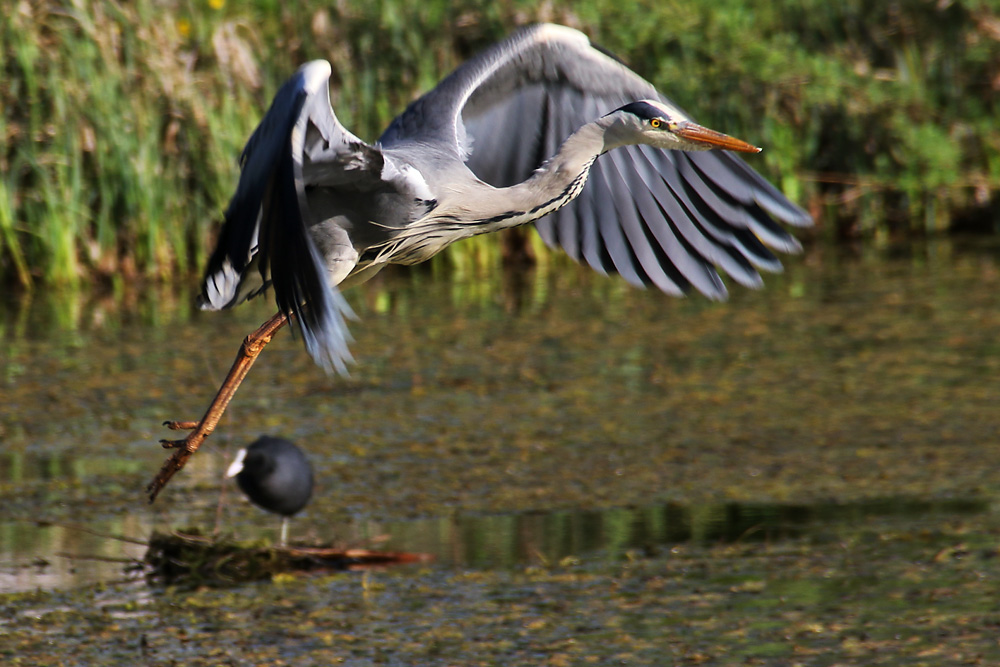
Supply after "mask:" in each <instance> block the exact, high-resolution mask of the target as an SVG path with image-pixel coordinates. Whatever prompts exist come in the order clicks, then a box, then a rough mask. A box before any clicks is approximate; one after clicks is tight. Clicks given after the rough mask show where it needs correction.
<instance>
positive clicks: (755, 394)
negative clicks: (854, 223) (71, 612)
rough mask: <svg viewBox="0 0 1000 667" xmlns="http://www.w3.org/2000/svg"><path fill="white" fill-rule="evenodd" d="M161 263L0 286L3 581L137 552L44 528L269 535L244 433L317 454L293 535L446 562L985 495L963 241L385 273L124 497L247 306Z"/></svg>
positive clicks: (992, 367)
mask: <svg viewBox="0 0 1000 667" xmlns="http://www.w3.org/2000/svg"><path fill="white" fill-rule="evenodd" d="M187 289H188V288H187V287H185V288H177V287H176V286H152V287H149V288H145V289H143V290H127V289H124V288H122V289H113V290H110V291H109V292H107V293H104V294H101V295H93V294H91V295H84V296H81V295H73V294H61V293H46V294H38V295H35V296H33V297H31V298H19V299H16V300H13V301H11V299H12V296H11V295H10V294H7V295H5V296H3V297H0V299H6V300H7V301H6V302H4V303H2V304H0V334H2V335H3V337H4V341H5V342H4V346H3V348H0V506H2V507H3V518H2V519H0V589H4V590H13V589H19V590H20V589H28V588H34V587H37V586H42V587H49V586H69V585H75V584H80V583H86V582H90V581H95V580H100V579H102V578H109V577H110V578H114V577H117V576H120V574H121V564H120V563H109V562H103V561H98V560H94V561H89V560H87V561H85V560H70V559H66V558H60V557H57V556H56V554H59V553H64V554H69V555H76V556H95V557H100V558H111V559H114V558H125V559H128V558H137V557H140V556H141V553H142V548H141V547H140V546H137V545H132V544H128V543H122V542H117V541H115V540H110V539H108V538H106V537H101V536H98V535H93V534H91V533H87V532H83V531H79V530H74V529H70V528H66V527H64V526H69V525H73V526H83V527H86V528H88V529H91V530H93V531H96V532H97V533H101V534H117V535H125V536H130V537H134V538H140V539H141V538H144V537H146V536H147V535H148V534H149V532H150V531H151V530H152V529H153V528H154V527H155V528H159V529H170V528H184V527H189V526H198V527H202V528H206V527H207V529H209V530H211V529H212V528H213V527H218V529H219V530H222V531H224V532H234V533H236V534H238V535H239V536H241V537H245V536H250V537H252V536H255V535H260V536H270V535H273V532H274V529H275V527H276V522H271V521H270V520H269V518H262V516H261V514H260V513H258V512H257V511H256V510H255V509H254V508H252V507H249V506H247V505H246V503H244V502H243V501H242V499H239V498H237V497H235V494H234V492H233V489H232V487H231V486H230V485H227V484H226V483H225V482H223V480H222V479H221V471H222V470H223V469H224V467H225V464H226V461H227V457H228V456H229V455H230V454H231V452H232V451H233V450H234V449H235V448H236V447H237V446H238V445H242V444H244V443H246V442H249V441H250V440H252V439H253V438H254V437H256V436H257V435H259V434H260V433H265V432H269V433H276V434H282V435H286V436H288V437H292V438H294V439H296V440H297V441H298V442H299V443H300V444H302V445H303V446H304V447H306V449H307V450H308V451H309V452H310V455H311V457H312V459H313V461H314V465H315V466H316V468H317V476H318V479H319V481H320V484H319V489H318V493H317V498H316V500H315V501H314V503H313V505H312V506H310V508H309V509H308V510H307V512H306V513H305V514H304V515H303V516H302V517H300V518H299V519H297V521H296V522H295V524H294V529H293V530H294V531H297V532H298V535H300V536H301V537H302V539H307V540H321V541H331V540H341V541H343V542H344V543H348V544H361V543H372V544H376V545H378V546H383V544H384V545H385V546H386V548H390V546H391V548H400V549H411V550H416V551H429V552H431V553H434V554H436V555H437V556H438V558H439V562H441V563H445V564H452V565H456V566H475V567H479V566H494V565H497V566H506V565H510V564H515V563H525V562H548V561H552V560H558V559H560V558H563V557H566V556H576V555H581V554H586V553H596V552H600V553H607V554H613V555H617V554H620V553H621V551H623V550H627V549H640V550H641V549H646V548H657V547H659V546H663V545H670V544H676V543H683V542H695V543H706V542H713V541H718V540H723V541H728V540H757V539H768V540H773V539H783V538H786V537H796V536H810V537H812V536H814V535H818V534H820V533H822V532H823V531H825V530H827V528H826V527H827V526H829V525H831V524H833V525H835V526H838V527H843V528H844V529H849V528H850V526H851V525H852V522H854V521H855V520H857V523H859V524H860V525H866V524H867V523H870V521H871V520H872V517H876V518H877V517H883V518H885V517H888V518H890V519H891V520H892V521H897V520H898V521H901V522H904V523H906V522H908V525H911V526H919V525H922V524H923V523H924V522H931V523H933V522H934V521H943V520H946V517H949V516H956V517H962V516H968V515H969V513H970V512H972V513H973V514H972V516H980V515H982V516H992V512H991V510H990V509H989V508H990V507H991V502H992V500H993V498H994V497H995V495H996V489H997V488H998V486H997V482H998V473H997V471H1000V451H998V450H1000V447H997V446H996V445H997V442H996V433H997V432H1000V411H997V410H996V409H995V406H996V397H997V391H996V389H997V388H996V383H995V381H994V378H996V377H998V374H1000V336H998V333H1000V309H997V308H996V294H997V293H998V291H1000V263H998V261H997V253H996V249H993V248H987V247H982V245H981V244H979V243H978V242H977V243H972V244H961V243H957V242H954V241H947V242H936V243H932V244H928V245H921V246H915V247H909V248H906V249H902V250H900V249H894V250H893V251H892V252H882V251H867V252H865V253H862V254H851V253H846V252H844V251H841V250H837V251H833V250H826V249H822V248H812V249H810V250H809V251H808V252H807V254H806V255H805V256H804V257H803V258H801V259H797V260H793V261H792V262H790V263H789V264H788V270H787V271H786V273H785V274H783V275H780V276H770V277H768V278H767V288H766V289H765V290H763V291H761V292H748V291H745V290H741V289H739V288H734V289H733V294H732V298H731V300H730V301H729V302H727V303H725V304H714V303H708V302H706V301H704V300H702V299H699V298H692V299H687V300H676V299H671V298H668V297H665V296H663V295H660V294H656V293H653V292H643V291H640V290H634V289H631V288H629V287H627V286H625V285H623V284H622V283H621V281H618V280H611V279H607V278H602V277H600V276H596V275H593V274H592V273H590V272H588V271H586V270H581V269H578V268H577V267H574V266H573V265H571V264H569V263H564V262H562V261H554V262H553V263H549V264H543V265H542V266H540V267H539V269H537V270H536V271H534V272H531V273H527V274H514V273H507V272H503V271H501V270H500V269H499V267H496V266H488V267H486V268H483V269H475V270H471V269H469V270H466V269H462V268H461V267H459V268H458V269H456V268H454V267H448V266H445V265H443V264H438V265H434V266H431V267H429V268H426V269H424V270H421V271H417V272H411V273H399V274H391V275H386V276H383V277H381V279H380V280H379V281H378V282H376V283H373V284H370V285H367V286H364V287H362V288H360V289H359V290H355V291H354V292H352V293H350V294H349V295H348V296H349V299H350V301H351V303H352V305H353V306H354V307H355V309H356V310H357V311H358V313H359V315H360V316H361V322H360V323H358V324H355V325H354V327H353V330H354V334H355V337H356V339H357V340H356V342H355V344H354V347H353V348H352V349H353V351H354V352H355V354H356V356H357V358H358V360H359V363H358V365H357V366H356V367H355V368H354V369H353V370H352V376H351V378H349V379H338V378H326V377H324V376H323V375H322V373H321V372H319V371H318V370H317V369H316V368H315V366H313V364H312V362H311V361H310V360H309V358H308V356H307V355H306V354H305V353H304V352H303V351H302V350H301V347H300V344H299V343H298V341H296V340H293V339H291V338H290V337H289V336H288V335H283V336H279V338H278V339H277V340H276V341H275V343H273V344H272V346H271V347H270V348H269V349H268V350H267V351H266V352H265V354H264V355H263V356H262V358H261V361H260V362H259V363H258V365H257V367H256V368H255V369H254V371H253V372H252V373H251V375H250V378H249V380H248V382H247V384H246V385H245V386H244V388H243V389H241V391H240V393H239V394H238V395H237V398H236V400H235V401H234V403H233V405H232V407H231V409H230V412H229V414H228V416H227V418H226V419H225V420H224V421H223V423H222V425H221V427H220V429H219V431H218V432H217V433H216V435H214V436H213V437H212V439H211V440H210V442H209V443H208V444H207V445H206V447H205V448H204V449H203V450H202V451H201V452H199V454H198V456H197V457H196V460H195V461H194V462H193V463H192V464H191V465H190V466H189V467H188V468H187V469H186V470H185V471H184V472H183V473H182V475H180V476H179V477H178V479H177V480H176V481H175V482H173V483H172V484H171V486H170V487H169V488H168V491H167V493H166V495H165V496H164V497H162V498H161V500H160V501H158V502H157V503H156V504H155V505H153V506H152V507H150V506H148V505H147V504H146V503H145V502H144V499H143V496H142V492H141V490H142V488H143V487H144V486H145V483H146V482H147V481H148V479H149V477H150V476H151V475H152V474H153V472H155V470H156V469H157V468H158V466H159V465H160V463H161V462H162V460H163V458H164V453H163V452H162V451H161V450H160V449H159V448H158V447H156V445H155V443H156V441H157V440H158V439H159V438H161V437H167V436H168V435H169V433H167V432H165V431H164V430H163V429H162V428H160V426H159V424H160V423H161V422H162V421H163V420H164V419H189V418H194V417H197V416H199V415H200V413H201V411H202V410H203V408H204V406H205V404H206V403H207V400H208V398H209V397H210V394H211V392H212V391H213V390H214V388H215V386H216V385H217V383H218V381H219V380H220V379H221V378H222V376H223V375H224V373H225V370H226V369H227V368H228V365H229V363H230V361H231V359H232V356H233V354H234V353H235V350H236V348H237V346H238V344H239V341H240V340H241V339H242V337H243V336H244V335H245V334H246V333H247V332H249V331H250V330H251V329H252V328H253V327H255V326H256V325H257V324H259V323H260V322H261V321H263V319H264V318H266V317H267V316H268V315H269V314H270V309H271V306H270V305H269V304H268V303H266V302H258V303H254V304H249V305H248V306H246V307H244V308H241V309H238V310H236V311H233V312H231V313H226V314H206V313H200V312H198V311H196V310H194V309H193V307H192V305H191V302H190V299H189V298H188V294H187V293H186V290H187ZM955 498H960V499H968V500H962V501H954V500H949V499H955ZM873 499H876V500H873ZM879 499H882V500H879ZM884 499H897V500H884ZM898 499H908V500H898ZM566 508H570V509H566ZM633 508H636V509H633ZM435 517H441V518H435ZM39 519H41V520H45V521H48V522H52V523H53V524H54V526H53V527H48V528H39V527H38V526H36V524H35V523H34V522H35V521H36V520H39ZM879 521H881V519H879ZM837 530H840V528H837ZM385 535H388V536H389V538H390V539H389V541H388V542H385V543H383V542H380V541H378V538H381V537H383V536H385Z"/></svg>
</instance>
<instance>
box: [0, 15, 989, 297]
mask: <svg viewBox="0 0 1000 667" xmlns="http://www.w3.org/2000/svg"><path fill="white" fill-rule="evenodd" d="M534 21H555V22H559V23H564V24H567V25H571V26H574V27H577V28H579V29H581V30H583V31H585V32H586V33H587V34H588V35H589V36H590V37H591V39H592V40H593V41H594V42H595V43H597V44H600V45H602V46H604V47H605V48H607V49H609V50H610V51H612V52H614V53H615V54H617V55H618V56H619V57H621V58H622V59H623V60H624V61H625V62H627V63H629V64H630V65H631V66H632V67H633V68H634V69H636V70H637V71H638V72H639V73H641V74H642V75H644V76H645V77H646V78H648V79H650V80H651V81H652V82H653V83H654V84H656V85H657V86H658V87H659V88H660V89H661V90H663V91H665V92H666V93H667V94H668V95H670V96H671V97H672V98H673V99H674V100H675V101H676V102H677V103H679V104H680V105H681V106H682V107H684V108H686V109H687V110H688V111H689V112H691V113H692V114H693V115H694V116H695V117H696V118H697V119H698V120H699V121H701V122H704V123H705V124H707V125H709V126H712V127H717V128H718V129H721V130H723V131H725V132H727V133H731V134H734V135H737V136H740V137H743V138H745V139H747V140H749V141H751V142H752V143H755V144H757V145H761V146H765V147H766V150H765V152H764V153H763V154H762V155H761V156H759V157H755V158H751V161H752V164H753V165H754V166H755V167H756V168H757V169H759V170H761V171H762V172H764V173H765V174H766V175H767V176H768V177H770V178H771V179H773V180H774V181H775V182H776V183H777V184H778V185H779V186H780V187H781V188H782V189H783V190H784V191H785V192H786V193H787V194H788V195H789V196H790V197H791V198H793V199H794V200H796V201H798V202H800V203H801V204H802V205H804V206H806V207H807V208H808V209H809V210H810V211H811V212H812V213H813V214H814V215H815V216H816V218H817V222H818V223H819V224H818V226H817V228H816V230H815V231H813V232H811V233H813V234H814V235H816V236H818V237H822V238H826V239H836V240H843V239H858V238H860V239H863V240H865V241H866V242H869V243H876V244H878V243H887V242H889V241H890V240H893V239H898V238H908V237H912V236H914V235H926V234H930V233H939V232H946V231H977V232H985V233H993V232H996V231H997V227H998V221H1000V196H998V190H1000V150H998V148H1000V129H998V127H997V125H998V124H997V122H996V120H997V117H998V114H997V106H998V95H1000V5H998V4H997V3H996V2H987V1H985V0H971V1H967V2H959V1H954V2H951V1H949V0H844V1H842V2H837V3H830V2H826V0H784V1H783V0H776V1H773V2H771V3H767V4H763V3H751V2H747V0H716V2H713V3H700V2H695V1H694V0H663V1H660V2H648V1H645V0H615V1H614V2H612V1H610V0H582V1H577V2H568V1H565V2H563V1H548V2H542V3H540V4H539V3H538V2H537V1H536V0H531V1H520V0H504V1H501V2H484V1H482V0H457V1H455V2H442V1H440V0H425V1H424V2H421V3H410V2H405V1H404V0H370V1H369V2H353V1H349V0H332V2H331V1H330V0H325V1H319V0H303V1H302V2H297V3H285V2H280V1H279V0H250V1H243V2H233V1H231V0H230V1H229V2H227V1H226V0H131V1H130V2H124V1H122V0H8V2H7V4H6V5H5V9H4V11H3V13H2V16H0V285H6V286H8V288H9V287H10V286H17V285H20V286H23V287H30V286H31V285H33V284H39V283H50V284H54V283H63V284H74V283H81V282H83V281H86V282H94V281H98V282H114V281H118V280H124V279H129V278H136V277H147V278H157V279H159V278H169V277H171V276H176V275H187V274H190V273H191V272H192V271H195V272H196V271H199V270H200V267H201V265H202V263H203V261H204V260H205V256H206V253H207V249H208V248H209V247H210V244H211V238H212V237H213V235H214V234H215V233H216V232H217V230H218V225H219V223H220V221H221V217H222V211H223V210H224V208H225V205H226V203H227V200H228V197H229V195H230V194H231V192H232V190H233V188H234V186H235V182H236V179H237V173H238V172H237V166H236V157H237V156H238V155H239V152H240V150H241V148H242V145H243V143H244V141H245V140H246V138H247V137H248V136H249V134H250V133H251V131H252V130H253V128H254V126H255V124H256V123H257V121H258V120H259V119H260V117H261V115H262V113H263V112H264V110H265V109H266V107H267V105H268V104H269V102H270V98H271V95H273V93H274V92H275V90H276V89H277V87H278V86H279V85H280V83H281V82H282V80H283V79H284V78H285V77H287V76H288V75H289V74H290V73H291V72H292V71H294V69H295V68H296V67H297V66H298V65H299V64H301V63H302V62H304V61H306V60H310V59H313V58H326V59H328V60H330V62H331V63H332V64H333V77H332V82H333V89H332V100H333V105H334V108H335V110H336V112H337V114H338V115H339V117H340V118H341V120H342V121H343V122H344V123H345V124H346V125H347V126H348V127H350V128H352V129H353V130H354V131H355V132H356V133H358V134H359V135H360V136H362V137H363V138H365V139H368V140H374V139H375V138H377V137H378V135H379V133H380V131H381V129H382V128H383V127H384V126H385V125H386V124H387V123H388V122H389V120H390V119H391V118H392V117H393V116H394V115H395V114H396V113H398V112H399V111H401V110H402V109H403V108H404V106H405V105H406V103H407V102H409V101H410V100H411V99H413V98H414V97H415V96H417V95H418V94H420V93H421V92H422V91H425V90H427V89H429V88H430V87H432V86H433V85H434V84H435V83H436V82H437V81H438V80H439V79H440V78H441V76H443V75H444V74H446V73H447V72H448V71H450V70H451V69H452V68H453V67H454V66H456V65H457V64H458V63H460V62H461V61H462V60H464V59H465V58H466V57H468V56H469V55H471V54H472V53H474V52H475V51H476V50H478V49H479V48H481V47H483V46H485V45H486V44H488V43H490V42H493V41H495V40H496V39H499V38H501V37H503V36H504V35H505V34H507V33H508V32H509V31H510V30H511V29H513V28H514V27H515V26H517V25H520V24H524V23H529V22H534ZM483 243H485V244H486V246H487V247H496V245H497V244H496V240H495V239H493V240H489V239H488V238H487V239H486V240H484V241H483ZM483 243H480V244H479V245H476V244H474V243H473V244H470V243H463V244H458V245H457V246H455V247H453V248H452V249H451V250H450V251H449V253H448V256H447V257H445V258H444V259H443V260H442V261H445V262H459V263H460V262H463V261H464V262H467V261H469V256H470V255H471V256H475V255H476V254H477V253H481V252H482V251H483V248H484V246H483Z"/></svg>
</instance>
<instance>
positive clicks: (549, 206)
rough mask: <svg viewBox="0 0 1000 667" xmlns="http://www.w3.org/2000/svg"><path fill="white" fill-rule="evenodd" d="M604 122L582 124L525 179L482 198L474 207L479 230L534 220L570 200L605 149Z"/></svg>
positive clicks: (521, 223)
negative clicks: (556, 151)
mask: <svg viewBox="0 0 1000 667" xmlns="http://www.w3.org/2000/svg"><path fill="white" fill-rule="evenodd" d="M605 125H606V124H605V123H603V122H602V121H601V120H598V121H595V122H593V123H588V124H587V125H584V126H583V127H581V128H580V129H579V130H577V131H576V132H574V133H573V134H572V135H570V136H569V138H568V139H566V141H565V142H563V145H562V147H561V148H560V149H559V152H558V153H556V154H555V155H554V156H553V157H552V158H551V159H549V160H548V161H547V162H546V163H545V164H543V165H542V166H541V167H539V168H538V169H537V170H536V171H535V173H534V174H532V175H531V177H530V178H528V180H526V181H524V182H523V183H520V184H518V185H512V186H510V187H507V188H496V189H495V190H493V191H492V192H490V193H489V195H487V196H485V197H483V198H482V199H481V200H480V202H479V205H477V206H476V218H477V219H476V224H477V225H482V227H481V231H482V232H488V231H494V230H496V229H501V228H506V227H516V226H518V225H524V224H527V223H529V222H534V221H535V220H538V219H539V218H541V217H542V216H545V215H548V214H549V213H552V212H554V211H558V210H559V209H560V208H562V207H563V206H565V205H566V204H567V203H569V202H570V201H572V200H573V199H574V198H575V197H576V196H577V195H579V194H580V191H581V190H583V186H584V185H585V184H586V182H587V176H588V174H590V168H591V166H593V164H594V160H596V159H597V158H598V157H599V156H600V155H601V154H602V153H604V152H605V150H607V146H606V144H605V132H606V129H607V128H606V127H605ZM477 231H479V230H477Z"/></svg>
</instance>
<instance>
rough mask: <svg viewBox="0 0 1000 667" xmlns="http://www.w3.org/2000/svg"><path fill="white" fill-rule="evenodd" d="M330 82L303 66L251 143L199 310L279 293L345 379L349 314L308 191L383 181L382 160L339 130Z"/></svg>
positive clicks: (326, 363)
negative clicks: (315, 230)
mask: <svg viewBox="0 0 1000 667" xmlns="http://www.w3.org/2000/svg"><path fill="white" fill-rule="evenodd" d="M329 78H330V65H329V63H327V62H325V61H315V62H312V63H309V64H307V65H305V66H303V67H302V68H301V69H300V70H299V71H298V72H297V73H296V75H295V76H293V77H292V78H291V79H289V81H288V82H286V83H285V84H284V85H283V86H282V87H281V89H280V90H279V91H278V93H277V95H275V98H274V102H273V103H272V104H271V108H270V109H269V110H268V112H267V114H266V115H265V116H264V118H263V120H262V121H261V123H260V125H259V126H258V127H257V129H256V130H255V131H254V133H253V135H252V136H251V137H250V140H249V142H247V145H246V148H244V150H243V155H242V156H241V158H240V165H241V173H240V182H239V186H238V187H237V189H236V194H235V195H234V196H233V198H232V200H231V201H230V203H229V208H228V209H227V211H226V220H225V224H224V225H223V228H222V232H221V234H220V236H219V241H218V245H217V246H216V249H215V251H214V253H213V254H212V257H211V258H210V260H209V264H208V270H207V271H206V275H205V280H204V283H203V285H202V294H201V297H200V302H201V305H202V307H203V308H206V309H211V310H218V309H220V308H227V307H230V306H233V305H235V304H237V303H239V302H240V301H242V300H243V299H244V298H246V297H247V296H248V295H252V294H253V293H255V292H256V291H259V290H260V289H262V287H266V286H267V285H269V284H270V285H273V286H274V293H275V299H276V301H277V303H278V307H279V308H280V309H281V310H282V311H283V312H285V313H286V314H287V315H290V316H293V317H294V318H295V320H296V321H297V322H298V325H299V329H300V331H301V332H302V335H303V339H304V340H305V343H306V346H307V348H308V349H309V352H310V354H312V356H313V358H314V359H316V361H317V363H319V364H320V365H321V366H323V367H324V368H327V369H328V370H329V369H332V368H336V369H338V370H340V371H344V370H345V362H346V361H348V360H350V352H349V351H348V347H347V343H348V340H349V334H348V332H347V325H346V323H345V321H344V319H345V317H350V316H352V313H351V310H350V307H349V306H348V305H347V302H346V301H345V300H344V298H343V296H342V295H341V294H340V292H339V291H338V290H337V289H336V287H335V286H332V285H331V284H330V281H329V279H328V276H327V270H326V262H325V258H324V257H323V256H321V254H320V252H319V250H318V249H317V248H316V245H315V243H314V242H313V240H312V238H311V236H310V234H309V232H308V228H309V226H310V225H312V224H314V223H315V222H316V221H317V220H315V216H314V214H313V212H312V211H311V210H310V208H309V202H308V199H307V197H306V187H307V186H309V185H313V184H315V183H322V184H324V185H326V184H329V185H337V184H343V183H346V182H362V183H363V182H365V181H375V180H378V179H379V178H380V176H379V175H380V173H381V169H382V156H381V153H380V152H379V151H378V150H377V149H375V148H373V147H371V146H369V145H367V144H365V143H364V142H362V141H361V140H360V139H358V138H357V137H355V136H354V135H353V134H351V133H350V132H348V131H347V130H345V129H344V128H343V126H342V125H341V124H340V123H339V122H338V121H337V118H336V116H334V114H333V110H332V109H331V108H330V93H329ZM254 268H256V269H257V270H256V272H255V271H254V270H253V269H254ZM254 273H257V274H259V278H260V281H255V280H253V274H254ZM261 281H262V282H261Z"/></svg>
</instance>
